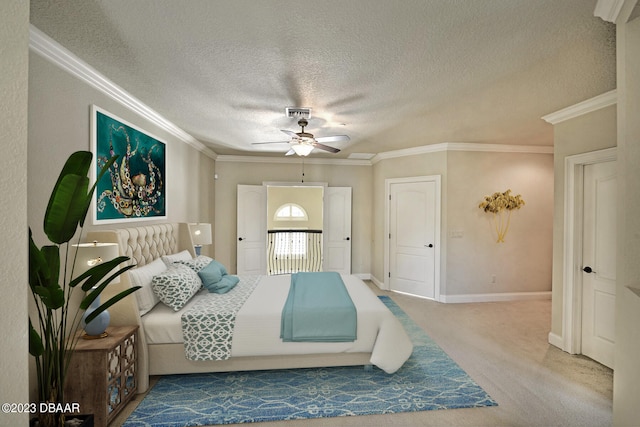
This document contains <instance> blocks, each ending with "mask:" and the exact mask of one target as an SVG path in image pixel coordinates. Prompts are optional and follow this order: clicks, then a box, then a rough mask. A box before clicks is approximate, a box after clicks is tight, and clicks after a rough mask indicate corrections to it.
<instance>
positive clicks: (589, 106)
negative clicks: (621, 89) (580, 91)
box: [542, 89, 618, 125]
mask: <svg viewBox="0 0 640 427" xmlns="http://www.w3.org/2000/svg"><path fill="white" fill-rule="evenodd" d="M617 102H618V93H617V90H616V89H614V90H611V91H609V92H605V93H603V94H602V95H598V96H595V97H593V98H591V99H587V100H586V101H582V102H579V103H577V104H575V105H571V106H569V107H567V108H563V109H562V110H559V111H556V112H555V113H551V114H547V115H546V116H542V120H544V121H545V122H547V123H551V124H552V125H555V124H558V123H562V122H564V121H565V120H569V119H574V118H576V117H579V116H582V115H584V114H587V113H591V112H592V111H596V110H599V109H601V108H605V107H608V106H610V105H615V104H616V103H617Z"/></svg>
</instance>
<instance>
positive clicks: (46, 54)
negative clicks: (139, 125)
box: [29, 24, 217, 159]
mask: <svg viewBox="0 0 640 427" xmlns="http://www.w3.org/2000/svg"><path fill="white" fill-rule="evenodd" d="M29 49H31V50H32V51H33V52H35V53H37V54H38V55H40V56H42V57H43V58H45V59H47V60H48V61H50V62H51V63H53V64H54V65H57V66H58V67H60V68H61V69H63V70H64V71H66V72H68V73H69V74H71V75H72V76H74V77H77V78H78V79H80V80H82V81H83V82H85V83H87V84H88V85H89V86H92V87H93V88H95V89H97V90H98V91H100V92H102V93H103V94H105V95H107V96H108V97H110V98H111V99H113V100H114V101H116V102H118V103H120V104H122V105H123V106H124V107H126V108H128V109H129V110H131V111H133V112H135V113H137V114H139V115H140V116H142V117H143V118H145V119H146V120H149V121H150V122H151V123H153V124H155V125H156V126H158V127H160V128H161V129H163V130H164V131H166V132H168V133H170V134H171V135H173V136H175V137H176V138H178V139H179V140H181V141H182V142H185V143H186V144H189V145H190V146H192V147H193V148H195V149H196V150H198V151H200V152H202V153H203V154H205V155H207V156H208V157H211V158H212V159H215V158H216V157H217V154H216V153H215V152H214V151H213V150H211V149H210V148H208V147H207V146H206V145H204V144H203V143H202V142H200V141H198V140H197V139H196V138H194V137H193V136H191V135H190V134H188V133H187V132H185V131H184V130H182V129H180V128H179V127H178V126H176V125H175V124H173V123H172V122H170V121H169V120H167V119H166V118H164V117H162V116H161V115H160V114H159V113H157V112H156V111H155V110H153V109H152V108H150V107H149V106H148V105H146V104H145V103H143V102H142V101H140V100H139V99H138V98H136V97H134V96H133V95H131V94H130V93H129V92H127V91H125V90H124V89H122V88H121V87H120V86H118V85H116V84H115V83H113V82H112V81H111V80H109V79H108V78H107V77H105V76H104V75H102V74H101V73H100V72H99V71H97V70H96V69H95V68H93V67H91V66H90V65H89V64H87V63H86V62H84V61H82V60H81V59H80V58H78V57H77V56H76V55H74V54H73V53H72V52H70V51H69V50H68V49H66V48H65V47H64V46H62V45H61V44H60V43H58V42H56V41H55V40H53V39H52V38H51V37H49V36H48V35H46V34H45V33H43V32H42V31H41V30H39V29H38V28H37V27H35V26H34V25H33V24H29Z"/></svg>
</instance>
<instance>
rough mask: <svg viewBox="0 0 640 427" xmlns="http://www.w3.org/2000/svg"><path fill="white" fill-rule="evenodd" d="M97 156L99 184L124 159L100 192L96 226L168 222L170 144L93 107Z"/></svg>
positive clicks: (96, 201)
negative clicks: (100, 174) (102, 171)
mask: <svg viewBox="0 0 640 427" xmlns="http://www.w3.org/2000/svg"><path fill="white" fill-rule="evenodd" d="M91 151H92V152H93V156H94V158H93V166H92V177H93V179H94V180H95V179H97V173H98V172H99V171H100V169H101V168H102V166H103V165H104V164H105V163H106V162H107V161H108V160H109V159H110V158H111V157H112V156H113V155H116V154H117V155H118V159H117V160H116V162H115V163H114V164H113V165H112V166H111V168H109V171H108V172H107V173H105V174H104V176H103V177H102V179H101V180H100V182H98V184H97V186H96V191H95V193H94V202H93V220H94V223H95V224H106V223H114V222H120V221H143V220H159V219H166V218H167V198H166V184H167V183H166V143H164V142H163V141H161V140H159V139H158V138H156V137H154V136H153V135H151V134H149V133H148V132H146V131H144V130H142V129H140V128H138V127H136V126H134V125H132V124H130V123H127V122H126V121H124V120H122V119H121V118H119V117H116V116H114V115H113V114H110V113H108V112H106V111H104V110H102V109H101V108H99V107H97V106H95V105H92V106H91Z"/></svg>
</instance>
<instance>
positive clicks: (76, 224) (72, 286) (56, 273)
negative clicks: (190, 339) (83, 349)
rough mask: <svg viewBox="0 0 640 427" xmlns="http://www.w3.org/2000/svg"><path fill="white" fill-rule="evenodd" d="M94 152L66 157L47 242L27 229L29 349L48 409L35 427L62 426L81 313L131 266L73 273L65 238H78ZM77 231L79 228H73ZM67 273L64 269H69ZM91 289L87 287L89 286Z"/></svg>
mask: <svg viewBox="0 0 640 427" xmlns="http://www.w3.org/2000/svg"><path fill="white" fill-rule="evenodd" d="M92 158H93V155H92V154H91V152H88V151H78V152H75V153H73V154H71V156H69V158H68V159H67V161H66V163H65V165H64V167H63V168H62V171H61V172H60V175H59V177H58V180H57V182H56V184H55V186H54V188H53V191H52V193H51V196H50V198H49V204H48V205H47V210H46V212H45V216H44V233H45V234H46V235H47V238H48V239H49V241H50V244H47V245H44V246H42V247H41V248H38V246H36V244H35V242H34V240H33V236H32V232H31V228H30V229H29V286H30V289H31V293H32V295H33V300H34V302H35V307H36V310H37V319H36V320H35V321H32V319H31V316H30V318H29V334H30V336H29V353H30V354H31V355H32V356H33V357H34V358H35V365H36V371H37V383H38V399H39V402H40V405H37V407H38V408H41V407H44V408H51V410H45V411H42V412H39V413H38V419H37V422H38V424H39V426H40V427H61V426H64V424H65V414H64V407H65V404H66V403H67V402H65V400H64V384H65V379H66V377H67V369H68V367H69V361H70V359H71V355H72V350H73V349H74V348H75V345H76V343H77V340H78V336H79V334H78V332H79V328H80V321H81V316H82V312H83V311H84V310H86V309H87V307H89V306H90V305H91V303H92V302H93V301H94V300H96V299H97V298H98V297H99V296H100V293H101V292H102V291H103V290H104V288H105V287H106V286H107V285H108V284H109V283H110V282H111V281H112V280H113V279H115V278H116V277H118V276H119V275H120V274H122V273H124V272H125V271H127V270H128V269H130V268H132V267H133V266H127V267H123V268H119V269H118V270H117V271H116V272H115V273H112V270H113V269H115V268H117V267H118V266H119V265H120V264H121V263H122V262H124V261H126V260H128V259H129V258H128V257H124V256H120V257H117V258H115V259H112V260H108V261H105V262H103V263H101V264H98V265H96V266H95V267H93V268H91V269H90V270H88V271H86V272H84V273H82V274H81V275H78V276H77V277H74V273H73V269H74V265H75V262H74V261H75V260H71V259H70V257H72V256H73V254H74V253H75V252H73V251H71V250H70V241H71V240H72V239H74V236H77V237H76V238H77V242H78V243H79V242H80V241H81V238H82V229H83V226H84V221H85V218H86V216H87V212H88V210H89V206H90V204H91V201H92V197H93V192H94V191H95V187H96V183H94V184H93V185H92V186H91V187H89V178H88V172H89V168H90V166H91V161H92ZM115 160H116V156H114V157H113V158H111V159H110V160H109V161H108V162H107V163H106V164H105V165H104V167H102V169H101V170H100V172H99V174H98V177H97V180H96V182H98V181H99V180H100V178H101V177H102V176H103V175H104V173H105V172H106V171H107V170H108V169H109V167H111V165H112V164H113V163H114V162H115ZM78 231H79V232H78ZM67 266H70V267H69V269H70V271H67V269H68V267H67ZM94 286H95V289H92V288H94ZM77 287H80V288H81V289H82V291H84V293H85V294H84V296H83V299H82V302H81V303H80V307H79V309H78V308H77V307H74V306H73V305H72V303H71V296H72V294H73V292H74V290H76V288H77ZM136 290H137V288H131V289H128V290H126V291H123V292H121V293H119V294H117V295H115V296H114V297H112V298H111V299H109V300H108V301H106V302H104V303H103V304H102V305H100V306H99V307H98V308H97V309H96V310H95V311H94V312H93V313H91V314H90V315H89V316H88V317H87V318H86V323H89V322H91V320H93V319H94V318H95V317H96V316H97V315H98V314H100V313H101V312H103V311H104V310H106V309H107V308H108V307H110V306H111V305H113V304H115V303H116V302H118V301H119V300H121V299H122V298H124V297H126V296H127V295H129V294H130V293H132V292H135V291H136Z"/></svg>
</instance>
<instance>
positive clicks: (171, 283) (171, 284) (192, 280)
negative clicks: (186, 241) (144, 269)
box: [151, 263, 202, 311]
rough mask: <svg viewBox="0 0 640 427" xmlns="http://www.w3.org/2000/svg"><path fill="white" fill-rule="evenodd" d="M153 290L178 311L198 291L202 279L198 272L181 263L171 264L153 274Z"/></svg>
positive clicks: (161, 299)
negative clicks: (162, 270) (160, 271)
mask: <svg viewBox="0 0 640 427" xmlns="http://www.w3.org/2000/svg"><path fill="white" fill-rule="evenodd" d="M151 286H152V287H153V292H155V294H156V295H157V296H158V298H160V301H162V302H163V303H165V304H166V305H168V306H169V307H171V308H172V309H173V311H178V310H180V309H181V308H182V307H184V306H185V304H186V303H187V302H188V301H189V300H190V299H191V297H193V296H194V295H195V294H197V293H198V291H199V290H200V288H201V287H202V281H201V280H200V276H198V273H196V272H195V271H193V270H192V269H191V268H189V267H187V266H186V265H183V264H178V263H176V264H173V265H172V266H171V267H169V268H168V269H167V270H166V271H164V272H162V273H160V274H158V275H156V276H153V279H152V280H151Z"/></svg>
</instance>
